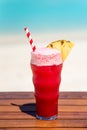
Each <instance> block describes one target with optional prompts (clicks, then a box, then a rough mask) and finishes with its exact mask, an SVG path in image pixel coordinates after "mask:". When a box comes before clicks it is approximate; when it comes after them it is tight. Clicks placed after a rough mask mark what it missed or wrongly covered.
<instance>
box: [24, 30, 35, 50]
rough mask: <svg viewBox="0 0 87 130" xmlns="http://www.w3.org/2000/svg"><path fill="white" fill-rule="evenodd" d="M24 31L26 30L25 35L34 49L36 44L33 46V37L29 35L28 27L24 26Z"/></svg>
mask: <svg viewBox="0 0 87 130" xmlns="http://www.w3.org/2000/svg"><path fill="white" fill-rule="evenodd" d="M24 31H25V32H26V36H27V38H28V40H29V43H30V45H31V47H32V50H33V51H35V49H36V46H35V45H34V43H33V39H32V37H31V33H30V32H29V31H28V28H24Z"/></svg>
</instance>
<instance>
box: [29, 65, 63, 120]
mask: <svg viewBox="0 0 87 130" xmlns="http://www.w3.org/2000/svg"><path fill="white" fill-rule="evenodd" d="M31 69H32V73H33V84H34V88H35V98H36V117H37V118H38V119H43V120H53V119H56V118H57V115H58V97H59V85H60V82H61V70H62V63H61V64H59V65H45V66H44V65H40V66H39V65H35V64H32V63H31Z"/></svg>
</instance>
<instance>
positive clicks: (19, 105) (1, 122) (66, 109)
mask: <svg viewBox="0 0 87 130" xmlns="http://www.w3.org/2000/svg"><path fill="white" fill-rule="evenodd" d="M29 129H30V130H86V129H87V92H61V93H60V99H59V118H58V119H57V120H53V121H43V120H37V119H36V118H35V98H34V95H33V93H32V92H0V130H29Z"/></svg>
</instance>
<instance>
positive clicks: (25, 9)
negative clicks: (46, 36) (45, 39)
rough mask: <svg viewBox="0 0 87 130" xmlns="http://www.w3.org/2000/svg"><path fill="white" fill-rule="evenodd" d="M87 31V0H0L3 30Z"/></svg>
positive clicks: (0, 27) (0, 22) (36, 31)
mask: <svg viewBox="0 0 87 130" xmlns="http://www.w3.org/2000/svg"><path fill="white" fill-rule="evenodd" d="M26 26H27V27H28V28H30V30H32V32H35V33H38V32H50V31H51V32H54V31H59V30H80V31H81V30H87V0H0V33H7V32H8V33H21V32H22V31H23V28H24V27H26Z"/></svg>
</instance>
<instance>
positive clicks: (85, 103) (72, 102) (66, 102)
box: [0, 98, 87, 106]
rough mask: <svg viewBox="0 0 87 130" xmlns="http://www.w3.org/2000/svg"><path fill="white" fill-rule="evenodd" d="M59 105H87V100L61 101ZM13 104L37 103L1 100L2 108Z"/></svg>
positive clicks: (29, 100)
mask: <svg viewBox="0 0 87 130" xmlns="http://www.w3.org/2000/svg"><path fill="white" fill-rule="evenodd" d="M58 102H59V105H76V106H77V105H78V106H80V105H83V106H84V105H87V99H59V101H58ZM11 103H14V104H18V105H23V104H27V103H35V98H34V99H1V100H0V106H2V105H11Z"/></svg>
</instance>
